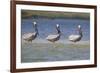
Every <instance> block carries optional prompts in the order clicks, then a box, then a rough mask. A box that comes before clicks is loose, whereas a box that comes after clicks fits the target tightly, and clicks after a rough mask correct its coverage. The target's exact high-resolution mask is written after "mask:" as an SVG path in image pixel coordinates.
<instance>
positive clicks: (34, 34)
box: [22, 22, 39, 42]
mask: <svg viewBox="0 0 100 73" xmlns="http://www.w3.org/2000/svg"><path fill="white" fill-rule="evenodd" d="M33 26H34V28H35V32H30V33H25V34H24V35H23V36H22V38H23V39H24V40H25V41H28V42H32V40H34V39H35V38H36V37H37V35H38V34H39V33H38V29H37V23H36V22H33Z"/></svg>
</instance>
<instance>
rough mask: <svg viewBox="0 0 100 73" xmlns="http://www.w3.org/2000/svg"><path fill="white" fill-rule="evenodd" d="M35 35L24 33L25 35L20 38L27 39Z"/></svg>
mask: <svg viewBox="0 0 100 73" xmlns="http://www.w3.org/2000/svg"><path fill="white" fill-rule="evenodd" d="M35 34H36V33H26V34H24V35H23V36H22V38H23V39H28V38H30V37H32V36H34V35H35Z"/></svg>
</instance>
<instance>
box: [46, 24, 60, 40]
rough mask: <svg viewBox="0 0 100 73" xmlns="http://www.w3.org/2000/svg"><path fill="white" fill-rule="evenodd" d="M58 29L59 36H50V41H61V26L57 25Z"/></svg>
mask: <svg viewBox="0 0 100 73" xmlns="http://www.w3.org/2000/svg"><path fill="white" fill-rule="evenodd" d="M56 29H57V34H51V35H48V36H47V38H46V39H47V40H48V41H50V42H55V41H58V40H59V39H60V36H61V31H60V26H59V24H57V25H56Z"/></svg>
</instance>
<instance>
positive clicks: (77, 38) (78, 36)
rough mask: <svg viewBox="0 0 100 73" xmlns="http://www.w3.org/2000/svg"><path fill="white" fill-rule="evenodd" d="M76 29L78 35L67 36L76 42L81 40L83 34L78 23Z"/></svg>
mask: <svg viewBox="0 0 100 73" xmlns="http://www.w3.org/2000/svg"><path fill="white" fill-rule="evenodd" d="M78 31H79V34H78V35H70V36H69V37H68V39H69V41H72V42H78V41H80V40H81V38H82V37H83V34H82V30H81V26H80V25H78Z"/></svg>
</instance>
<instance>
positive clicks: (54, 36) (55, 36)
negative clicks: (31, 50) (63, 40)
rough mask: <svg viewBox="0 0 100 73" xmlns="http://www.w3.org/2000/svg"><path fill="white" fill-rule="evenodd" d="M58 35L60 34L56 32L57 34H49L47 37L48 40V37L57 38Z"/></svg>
mask: <svg viewBox="0 0 100 73" xmlns="http://www.w3.org/2000/svg"><path fill="white" fill-rule="evenodd" d="M58 36H59V34H56V35H48V37H47V38H46V39H47V40H48V39H56V38H57V37H58Z"/></svg>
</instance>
